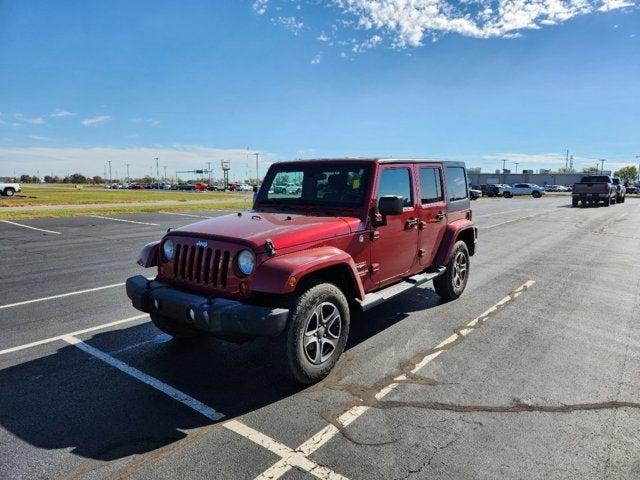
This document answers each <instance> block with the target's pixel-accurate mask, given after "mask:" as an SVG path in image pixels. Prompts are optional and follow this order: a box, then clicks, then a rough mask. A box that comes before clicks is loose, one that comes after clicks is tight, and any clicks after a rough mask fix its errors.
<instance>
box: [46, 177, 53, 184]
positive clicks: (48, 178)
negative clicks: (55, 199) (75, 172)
mask: <svg viewBox="0 0 640 480" xmlns="http://www.w3.org/2000/svg"><path fill="white" fill-rule="evenodd" d="M44 183H53V177H52V176H51V175H45V176H44Z"/></svg>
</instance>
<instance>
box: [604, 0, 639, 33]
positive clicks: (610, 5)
mask: <svg viewBox="0 0 640 480" xmlns="http://www.w3.org/2000/svg"><path fill="white" fill-rule="evenodd" d="M634 5H635V2H633V1H629V0H604V1H603V2H602V5H601V6H600V8H598V10H600V11H601V12H608V11H611V10H617V9H619V8H626V7H633V6H634ZM616 27H617V25H616Z"/></svg>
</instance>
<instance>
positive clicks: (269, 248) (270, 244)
mask: <svg viewBox="0 0 640 480" xmlns="http://www.w3.org/2000/svg"><path fill="white" fill-rule="evenodd" d="M264 248H265V249H266V250H267V255H269V256H270V257H273V256H274V255H275V254H276V247H275V246H274V245H273V241H272V240H271V239H270V238H267V239H266V240H265V241H264Z"/></svg>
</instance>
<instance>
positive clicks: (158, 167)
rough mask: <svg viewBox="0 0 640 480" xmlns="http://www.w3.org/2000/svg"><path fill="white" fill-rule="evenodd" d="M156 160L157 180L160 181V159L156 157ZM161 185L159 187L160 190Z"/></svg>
mask: <svg viewBox="0 0 640 480" xmlns="http://www.w3.org/2000/svg"><path fill="white" fill-rule="evenodd" d="M155 160H156V180H158V181H160V166H159V165H158V157H155ZM159 187H160V185H158V188H159Z"/></svg>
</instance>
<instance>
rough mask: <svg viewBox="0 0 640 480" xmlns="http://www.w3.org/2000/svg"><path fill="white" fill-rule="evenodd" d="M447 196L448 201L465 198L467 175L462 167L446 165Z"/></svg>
mask: <svg viewBox="0 0 640 480" xmlns="http://www.w3.org/2000/svg"><path fill="white" fill-rule="evenodd" d="M447 197H448V198H449V201H450V202H454V201H456V200H462V199H464V198H467V175H466V174H465V171H464V168H462V167H447Z"/></svg>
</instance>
